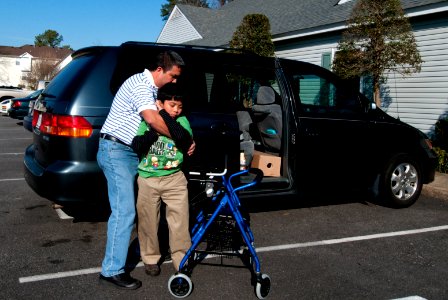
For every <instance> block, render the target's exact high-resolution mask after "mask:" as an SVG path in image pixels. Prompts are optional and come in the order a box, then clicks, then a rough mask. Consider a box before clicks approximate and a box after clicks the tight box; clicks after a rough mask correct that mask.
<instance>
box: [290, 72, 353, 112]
mask: <svg viewBox="0 0 448 300" xmlns="http://www.w3.org/2000/svg"><path fill="white" fill-rule="evenodd" d="M325 75H326V74H325V73H324V72H322V73H317V72H316V73H311V72H309V73H308V74H306V73H300V74H297V73H296V74H292V85H291V86H292V88H293V94H294V96H295V98H296V99H299V101H298V103H300V110H302V111H303V112H315V113H336V114H339V113H344V114H345V113H356V112H359V111H361V102H360V100H359V97H358V95H357V94H356V93H354V92H353V91H354V90H353V89H350V88H349V87H347V86H345V85H344V84H343V82H342V81H338V80H336V78H335V77H333V76H325Z"/></svg>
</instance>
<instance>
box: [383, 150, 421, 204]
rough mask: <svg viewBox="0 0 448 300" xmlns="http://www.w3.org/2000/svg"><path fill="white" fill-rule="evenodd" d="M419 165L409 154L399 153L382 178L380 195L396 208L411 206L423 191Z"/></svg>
mask: <svg viewBox="0 0 448 300" xmlns="http://www.w3.org/2000/svg"><path fill="white" fill-rule="evenodd" d="M422 186H423V184H422V178H421V171H420V167H419V165H418V164H417V163H416V161H415V160H414V159H412V158H411V157H410V156H408V155H404V154H401V155H398V156H396V157H395V158H394V159H392V160H391V161H390V162H389V164H388V165H387V167H386V169H385V171H384V172H383V174H381V179H380V186H379V190H380V197H381V198H383V199H384V200H385V201H386V203H387V204H389V205H391V206H393V207H396V208H405V207H409V206H411V205H412V204H414V203H415V201H417V199H418V197H419V196H420V193H421V191H422Z"/></svg>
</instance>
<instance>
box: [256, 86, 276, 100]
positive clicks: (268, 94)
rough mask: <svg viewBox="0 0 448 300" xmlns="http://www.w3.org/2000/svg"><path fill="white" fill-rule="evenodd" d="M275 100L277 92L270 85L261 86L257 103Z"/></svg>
mask: <svg viewBox="0 0 448 300" xmlns="http://www.w3.org/2000/svg"><path fill="white" fill-rule="evenodd" d="M274 102H275V92H274V90H273V89H272V88H271V87H270V86H260V88H259V89H258V92H257V104H258V105H267V104H273V103H274Z"/></svg>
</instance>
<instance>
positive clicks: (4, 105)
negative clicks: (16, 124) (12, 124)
mask: <svg viewBox="0 0 448 300" xmlns="http://www.w3.org/2000/svg"><path fill="white" fill-rule="evenodd" d="M11 102H12V101H11V99H6V100H3V101H2V102H1V104H0V105H1V107H0V108H1V113H2V115H3V116H5V115H6V116H7V115H8V110H9V108H10V107H11Z"/></svg>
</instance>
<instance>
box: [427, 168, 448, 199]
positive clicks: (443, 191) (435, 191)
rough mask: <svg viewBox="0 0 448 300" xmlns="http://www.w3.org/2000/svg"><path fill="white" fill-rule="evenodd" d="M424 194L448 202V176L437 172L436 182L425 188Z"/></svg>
mask: <svg viewBox="0 0 448 300" xmlns="http://www.w3.org/2000/svg"><path fill="white" fill-rule="evenodd" d="M422 194H424V195H427V196H430V197H435V198H439V199H443V200H448V174H445V173H438V172H436V176H435V178H434V181H433V182H431V183H430V184H426V185H424V186H423V189H422Z"/></svg>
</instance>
